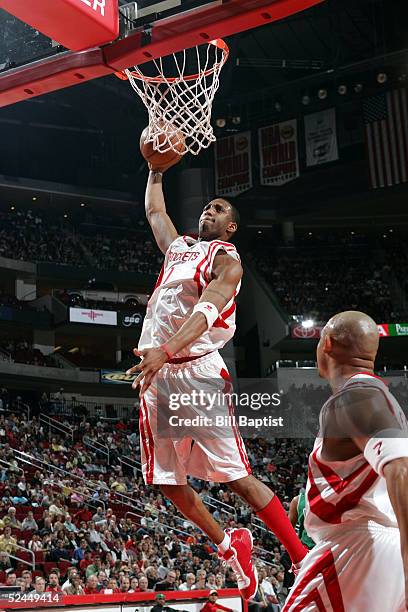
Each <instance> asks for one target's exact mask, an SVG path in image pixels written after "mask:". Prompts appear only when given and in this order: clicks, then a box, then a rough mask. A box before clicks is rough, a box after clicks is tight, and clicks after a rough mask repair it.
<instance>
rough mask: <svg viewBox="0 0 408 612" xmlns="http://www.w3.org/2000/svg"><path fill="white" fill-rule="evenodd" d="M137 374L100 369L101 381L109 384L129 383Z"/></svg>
mask: <svg viewBox="0 0 408 612" xmlns="http://www.w3.org/2000/svg"><path fill="white" fill-rule="evenodd" d="M136 376H137V374H133V375H132V376H128V375H127V374H126V372H124V371H122V370H101V383H106V384H109V385H130V384H131V383H132V382H133V381H134V380H135V378H136Z"/></svg>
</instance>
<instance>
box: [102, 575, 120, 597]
mask: <svg viewBox="0 0 408 612" xmlns="http://www.w3.org/2000/svg"><path fill="white" fill-rule="evenodd" d="M102 593H103V594H104V595H111V594H112V593H120V590H119V589H118V583H117V582H116V578H109V580H108V584H107V586H106V588H104V589H102Z"/></svg>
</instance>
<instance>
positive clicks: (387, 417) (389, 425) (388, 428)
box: [331, 387, 408, 476]
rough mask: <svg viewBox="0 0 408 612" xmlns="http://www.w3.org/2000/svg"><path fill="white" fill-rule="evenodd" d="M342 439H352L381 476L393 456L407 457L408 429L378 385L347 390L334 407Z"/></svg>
mask: <svg viewBox="0 0 408 612" xmlns="http://www.w3.org/2000/svg"><path fill="white" fill-rule="evenodd" d="M335 411H336V419H335V422H336V426H337V427H338V431H337V432H334V431H333V430H332V431H331V434H333V433H335V434H337V436H338V437H341V438H343V439H344V438H351V439H352V440H353V441H354V443H355V444H356V445H357V446H358V447H359V448H360V450H361V451H362V452H363V453H364V456H365V458H366V459H367V461H368V463H370V465H371V466H372V468H373V469H374V470H375V471H376V472H377V474H379V475H380V476H384V467H385V466H386V465H387V464H388V463H389V462H390V461H393V460H394V459H399V458H401V457H408V430H407V428H406V426H404V424H403V423H402V422H401V418H400V415H398V414H396V412H395V411H396V408H395V406H393V405H392V404H391V403H390V401H389V400H388V398H387V397H386V395H385V393H384V392H383V391H382V390H381V389H378V388H376V387H360V388H355V389H348V390H346V391H345V392H344V393H343V394H341V396H340V397H339V398H338V401H337V402H336V406H335Z"/></svg>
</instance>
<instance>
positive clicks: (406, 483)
mask: <svg viewBox="0 0 408 612" xmlns="http://www.w3.org/2000/svg"><path fill="white" fill-rule="evenodd" d="M384 476H385V480H386V482H387V489H388V494H389V496H390V500H391V504H392V507H393V508H394V512H395V516H396V517H397V522H398V527H399V530H400V538H401V554H402V562H403V564H404V574H405V607H406V609H407V610H408V495H407V491H408V457H401V458H399V459H394V460H393V461H390V462H389V463H387V465H386V466H385V467H384Z"/></svg>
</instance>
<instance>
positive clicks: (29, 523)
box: [21, 510, 38, 531]
mask: <svg viewBox="0 0 408 612" xmlns="http://www.w3.org/2000/svg"><path fill="white" fill-rule="evenodd" d="M21 529H23V530H24V531H25V530H28V531H38V525H37V522H36V520H35V518H34V514H33V512H32V511H31V510H30V511H29V512H28V514H27V516H26V517H25V519H24V520H23V522H22V524H21Z"/></svg>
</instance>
